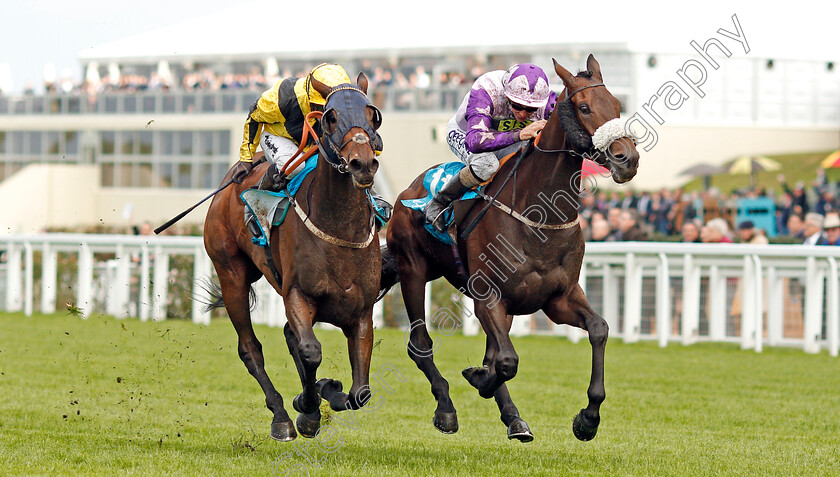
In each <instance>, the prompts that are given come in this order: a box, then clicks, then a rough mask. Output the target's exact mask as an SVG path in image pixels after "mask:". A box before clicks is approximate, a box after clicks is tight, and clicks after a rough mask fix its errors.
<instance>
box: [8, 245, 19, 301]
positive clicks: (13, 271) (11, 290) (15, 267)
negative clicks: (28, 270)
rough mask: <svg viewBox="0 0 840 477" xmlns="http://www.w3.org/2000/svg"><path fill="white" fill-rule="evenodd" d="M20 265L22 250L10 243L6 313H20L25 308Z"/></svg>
mask: <svg viewBox="0 0 840 477" xmlns="http://www.w3.org/2000/svg"><path fill="white" fill-rule="evenodd" d="M20 265H21V263H20V249H19V248H18V246H17V244H15V243H14V242H9V245H8V248H6V311H20V310H21V308H22V307H23V303H22V301H21V298H22V297H23V293H22V292H23V290H21V286H22V280H23V277H22V276H21V270H20Z"/></svg>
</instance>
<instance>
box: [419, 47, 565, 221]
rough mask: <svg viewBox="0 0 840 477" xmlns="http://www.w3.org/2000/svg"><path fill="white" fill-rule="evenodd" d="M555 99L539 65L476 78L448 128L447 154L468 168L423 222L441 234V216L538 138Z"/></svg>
mask: <svg viewBox="0 0 840 477" xmlns="http://www.w3.org/2000/svg"><path fill="white" fill-rule="evenodd" d="M556 101H557V95H556V94H555V93H554V92H553V91H551V90H550V89H549V86H548V77H547V76H546V75H545V72H544V71H543V70H542V68H540V67H539V66H536V65H533V64H530V63H522V64H519V65H514V66H512V67H511V68H510V69H508V70H507V71H503V70H498V71H490V72H488V73H485V74H483V75H481V76H480V77H478V79H476V80H475V83H473V86H472V88H471V89H470V92H469V93H468V94H467V96H466V97H465V98H464V100H463V101H462V102H461V106H460V107H459V108H458V111H457V112H456V113H455V116H454V117H453V118H452V119H450V120H449V124H448V125H447V134H446V140H447V143H449V147H450V149H452V152H454V153H455V155H456V156H458V158H459V159H460V160H461V161H463V162H464V163H466V164H467V167H465V168H463V169H461V172H460V174H459V175H458V177H453V178H452V179H451V180H450V181H449V182H447V183H446V184H445V185H444V186H443V188H442V189H441V190H440V191H439V192H438V193H437V194H436V195H435V197H434V199H432V200H431V201H430V202H429V204H428V205H427V206H426V210H425V214H426V221H428V222H429V223H431V224H432V225H433V226H434V227H435V229H437V230H438V231H440V232H443V231H444V230H445V228H446V227H445V225H444V224H443V223H442V222H443V219H442V217H443V212H444V211H445V210H446V209H447V208H448V207H449V205H450V204H451V203H452V201H454V200H455V199H457V198H458V197H460V196H461V195H462V194H463V193H464V192H466V191H467V190H469V189H471V188H473V187H475V186H477V185H479V184H480V183H482V182H484V181H486V180H488V179H490V178H491V177H492V176H493V174H495V173H496V171H497V170H498V169H499V159H501V158H503V157H505V156H506V155H508V154H510V153H512V152H515V151H516V150H517V149H518V148H519V147H521V146H522V144H521V141H527V140H529V139H533V138H535V137H537V135H538V134H539V132H540V131H542V129H543V127H545V123H546V120H547V119H548V117H549V116H550V115H551V111H552V110H553V109H554V103H555V102H556Z"/></svg>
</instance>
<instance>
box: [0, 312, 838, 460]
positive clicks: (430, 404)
mask: <svg viewBox="0 0 840 477" xmlns="http://www.w3.org/2000/svg"><path fill="white" fill-rule="evenodd" d="M257 333H258V336H259V338H260V339H261V341H262V343H263V346H264V351H265V354H266V362H267V363H268V370H269V373H270V375H271V376H272V377H273V379H274V382H275V384H276V385H277V387H278V389H279V390H280V392H281V393H282V394H283V395H284V398H285V400H286V404H287V406H286V407H287V410H289V411H290V413H291V414H292V415H294V412H293V410H292V409H291V398H292V397H293V396H294V395H295V394H296V393H297V392H298V391H299V381H298V378H297V375H296V373H295V370H294V365H293V363H292V360H291V357H290V356H289V355H288V351H287V350H286V345H285V343H284V342H283V341H282V331H281V330H279V329H269V328H266V327H262V326H259V327H257ZM317 333H318V336H319V339H320V340H321V341H322V343H323V356H324V359H323V364H322V366H321V369H320V370H319V375H320V376H331V377H338V378H340V379H342V380H343V381H344V382H345V386H348V385H349V379H348V374H349V370H348V368H349V366H348V364H347V352H346V344H345V340H344V338H343V336H342V335H341V334H340V333H338V332H335V331H326V330H318V332H317ZM433 337H435V338H436V343H437V346H438V353H437V356H436V358H437V359H436V361H437V363H438V364H439V366H440V367H441V370H442V372H443V373H444V376H445V377H447V378H448V379H449V381H450V385H451V391H452V397H453V400H454V402H455V405H456V407H457V408H458V417H459V420H460V425H461V430H460V431H459V432H458V433H457V434H454V435H443V434H440V433H438V432H437V431H436V430H434V428H433V427H432V424H431V420H432V414H433V411H434V406H435V403H434V400H433V398H432V396H431V394H430V393H429V384H428V383H427V382H426V380H425V378H424V377H423V375H422V374H421V373H420V372H419V371H418V370H417V369H416V368H415V366H414V364H413V362H411V361H410V360H409V359H408V357H407V355H406V353H405V349H404V344H403V339H404V336H403V333H401V332H399V331H397V330H381V331H377V333H376V339H377V340H381V342H380V343H379V345H378V346H377V347H376V348H375V350H374V355H373V370H377V369H380V367H382V366H383V365H385V364H391V365H393V366H394V367H395V368H396V369H397V370H398V371H399V372H400V373H402V374H403V375H404V376H405V378H406V379H405V381H404V382H401V381H400V379H398V378H399V376H398V375H397V373H392V374H390V375H388V376H387V378H386V379H387V382H388V383H389V384H390V386H391V387H392V389H393V393H392V394H387V392H384V391H383V392H382V393H381V394H380V396H381V400H380V401H379V403H380V404H379V406H380V407H379V408H378V409H377V410H375V411H373V412H365V411H357V412H355V413H354V414H352V415H351V414H348V413H342V414H341V415H338V416H335V415H334V416H333V420H332V422H331V426H332V428H333V430H334V434H332V436H329V437H330V439H327V440H325V441H324V444H325V445H333V446H335V447H337V448H336V449H335V450H334V451H332V452H325V451H324V450H321V449H319V448H318V447H317V445H316V444H315V443H314V441H312V440H306V439H303V438H300V437H299V438H298V439H297V440H296V441H294V442H293V443H279V442H275V441H273V440H272V439H270V438H268V437H267V434H268V429H269V423H270V420H271V415H270V413H269V411H268V410H266V409H265V407H264V398H263V395H262V393H261V392H260V390H259V388H258V386H257V384H256V381H254V379H253V378H252V377H251V376H250V375H249V374H248V373H247V371H246V370H245V367H244V366H243V365H242V363H241V362H240V361H239V358H238V357H237V354H236V346H235V344H236V338H235V333H234V331H233V328H232V326H230V324H229V323H227V322H226V321H223V320H214V322H213V324H212V325H211V326H209V327H203V326H197V325H193V324H191V323H188V322H184V321H167V322H162V323H153V322H147V323H141V322H139V321H136V320H122V321H120V320H115V319H112V318H107V317H91V318H89V319H87V320H82V319H79V318H76V317H73V316H69V315H53V316H34V317H30V318H27V317H24V316H22V315H20V314H0V469H2V471H0V472H2V473H3V474H4V475H8V474H11V475H114V474H119V475H226V476H227V475H272V472H273V471H278V474H282V472H279V471H285V470H295V467H293V466H298V467H297V469H298V470H305V471H306V473H302V475H316V474H324V475H389V476H390V475H413V476H426V475H458V476H470V475H482V476H484V475H599V476H600V475H610V476H613V475H636V476H649V475H692V476H693V475H749V476H754V475H786V476H787V475H838V474H840V388H838V380H837V376H838V374H837V371H838V366H840V361H838V359H836V358H830V357H829V356H827V354H825V353H822V354H819V355H807V354H805V353H803V352H802V351H799V350H793V349H765V351H764V353H761V354H756V353H753V352H750V351H741V350H740V349H738V348H737V347H736V346H730V345H710V344H700V345H695V346H691V347H682V346H679V345H672V346H669V347H668V348H665V349H660V348H658V347H657V346H656V345H655V344H654V343H637V344H632V345H625V344H623V343H622V342H621V341H619V340H612V341H610V343H609V345H608V346H607V360H606V361H607V365H606V372H607V382H606V384H607V400H606V402H605V403H604V405H603V407H602V413H601V416H602V423H601V428H600V429H599V431H598V436H597V437H596V438H595V439H594V440H593V441H591V442H579V441H577V440H576V439H575V438H574V437H573V436H572V432H571V422H572V417H573V416H574V415H575V413H577V411H578V410H579V409H580V408H581V407H583V406H584V405H585V403H586V386H587V384H588V379H589V370H590V348H589V344H588V343H587V342H586V341H583V342H581V343H578V344H572V343H570V342H569V341H567V340H565V339H559V338H553V337H525V338H515V339H514V344H515V346H516V349H517V351H518V353H519V355H520V368H519V374H518V376H517V377H516V378H515V379H514V380H513V381H512V382H511V383H510V386H509V387H510V390H511V393H512V395H513V398H514V400H515V402H516V403H517V405H518V407H519V409H520V411H521V413H522V416H523V417H524V418H525V419H526V420H527V421H528V423H529V424H530V426H531V428H532V430H533V432H534V434H535V436H536V440H534V441H533V442H531V443H529V444H521V443H519V442H510V441H508V440H507V438H506V435H505V427H504V426H503V425H502V424H501V422H500V421H499V418H498V409H497V408H496V405H495V403H494V402H493V401H492V400H491V401H487V400H484V399H481V398H480V397H479V396H478V394H477V392H475V390H473V389H472V388H471V387H470V386H469V385H468V384H467V383H466V381H464V379H463V378H461V377H460V370H461V369H463V368H464V367H466V366H468V365H475V364H479V363H480V361H481V356H482V355H483V350H484V339H483V338H482V337H480V336H479V337H463V336H458V335H456V336H440V335H437V334H435V333H433ZM374 399H376V398H374ZM338 418H342V419H344V420H345V422H348V421H349V420H352V419H354V418H355V419H356V420H357V424H355V425H352V426H348V425H347V424H342V423H341V422H340V421H339V420H338ZM351 427H352V428H351ZM286 453H288V454H286ZM284 454H286V460H285V461H282V462H280V461H281V460H282V456H283V455H284ZM306 454H308V455H309V456H310V457H309V458H304V457H302V456H303V455H306ZM275 462H279V464H278V465H277V467H278V468H277V469H275V466H274V463H275ZM316 463H320V465H321V467H317V466H316ZM307 473H308V474H307Z"/></svg>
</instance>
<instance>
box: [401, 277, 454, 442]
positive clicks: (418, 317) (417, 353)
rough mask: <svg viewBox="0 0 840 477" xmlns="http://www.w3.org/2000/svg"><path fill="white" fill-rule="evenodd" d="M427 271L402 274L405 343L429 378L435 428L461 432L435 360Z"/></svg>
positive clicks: (445, 383) (447, 432)
mask: <svg viewBox="0 0 840 477" xmlns="http://www.w3.org/2000/svg"><path fill="white" fill-rule="evenodd" d="M425 275H426V271H425V268H424V269H422V270H416V269H412V270H409V271H405V272H403V271H400V276H401V277H404V278H403V280H402V281H401V282H400V287H401V289H402V294H403V301H404V302H405V310H406V312H407V313H408V319H409V323H410V325H409V332H408V333H409V335H408V339H407V340H406V347H407V348H408V356H409V357H410V358H411V359H412V360H413V361H414V363H415V364H416V365H417V368H418V369H420V371H422V372H423V374H425V375H426V379H428V380H429V383H430V384H431V385H432V395H433V396H434V397H435V400H436V401H437V408H436V409H435V417H434V420H433V421H432V422H433V424H434V426H435V428H437V429H438V430H439V431H441V432H443V433H445V434H452V433H454V432H457V431H458V414H457V413H456V411H455V406H454V405H453V404H452V399H451V398H450V396H449V382H448V381H446V379H444V377H443V376H442V375H441V374H440V371H439V370H438V368H437V366H435V361H434V342H433V341H432V337H431V336H429V331H428V329H426V310H425V300H426V280H425Z"/></svg>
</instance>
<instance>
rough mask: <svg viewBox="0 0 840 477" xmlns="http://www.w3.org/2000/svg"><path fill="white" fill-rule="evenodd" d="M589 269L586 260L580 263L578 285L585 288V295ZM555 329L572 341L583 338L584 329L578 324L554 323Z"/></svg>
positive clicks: (558, 333) (576, 341) (557, 332)
mask: <svg viewBox="0 0 840 477" xmlns="http://www.w3.org/2000/svg"><path fill="white" fill-rule="evenodd" d="M587 269H588V267H587V266H586V262H585V261H584V262H583V263H581V265H580V275H579V276H578V285H579V286H580V289H581V290H583V294H584V295H585V294H586V276H587ZM554 330H555V334H556V335H560V336H562V335H563V334H564V333H565V335H566V338H568V339H569V341H571V342H572V343H578V342H579V341H580V340H581V338H583V330H582V329H580V328H578V327H577V326H569V325H554Z"/></svg>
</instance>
